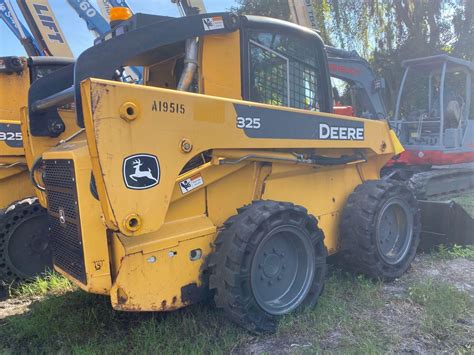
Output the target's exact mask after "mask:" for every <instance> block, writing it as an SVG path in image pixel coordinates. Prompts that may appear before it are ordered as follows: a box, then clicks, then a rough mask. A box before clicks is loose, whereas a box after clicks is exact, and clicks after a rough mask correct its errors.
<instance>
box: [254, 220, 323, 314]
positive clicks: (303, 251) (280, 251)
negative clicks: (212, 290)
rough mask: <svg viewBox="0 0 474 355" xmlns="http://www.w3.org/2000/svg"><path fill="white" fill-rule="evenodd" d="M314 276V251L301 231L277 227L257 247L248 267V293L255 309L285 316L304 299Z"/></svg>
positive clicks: (287, 227)
mask: <svg viewBox="0 0 474 355" xmlns="http://www.w3.org/2000/svg"><path fill="white" fill-rule="evenodd" d="M314 273H315V251H314V247H313V246H312V244H311V242H310V241H309V239H308V237H307V236H305V235H304V232H302V231H301V230H299V229H298V228H295V227H293V226H281V227H279V228H276V229H275V230H273V231H272V232H270V233H269V234H268V235H267V236H266V237H265V238H264V239H263V240H262V242H261V243H260V245H259V246H258V248H257V250H256V253H255V255H254V258H253V261H252V267H251V284H252V291H253V293H254V296H255V299H256V301H257V303H258V304H259V306H260V307H261V308H262V309H263V310H265V311H266V312H268V313H270V314H274V315H280V314H285V313H288V312H290V311H292V310H293V309H295V308H296V307H298V306H299V305H300V304H301V302H302V301H303V300H304V298H305V297H306V295H307V293H308V291H309V288H310V286H311V283H312V280H313V277H314Z"/></svg>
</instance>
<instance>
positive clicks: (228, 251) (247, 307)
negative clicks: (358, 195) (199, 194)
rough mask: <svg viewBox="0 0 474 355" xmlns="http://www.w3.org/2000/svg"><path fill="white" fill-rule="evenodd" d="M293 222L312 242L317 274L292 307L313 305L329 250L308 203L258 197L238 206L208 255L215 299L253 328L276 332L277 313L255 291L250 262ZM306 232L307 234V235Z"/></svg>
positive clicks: (231, 315)
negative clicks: (261, 302)
mask: <svg viewBox="0 0 474 355" xmlns="http://www.w3.org/2000/svg"><path fill="white" fill-rule="evenodd" d="M288 225H291V226H295V227H297V228H299V229H301V231H303V233H305V235H306V236H307V237H308V238H309V240H310V245H313V246H314V251H315V259H314V260H315V263H314V265H315V266H314V270H315V272H314V274H313V275H314V276H313V279H312V281H308V282H310V284H309V285H310V286H309V288H308V292H307V294H306V296H305V297H304V299H302V301H301V303H299V305H298V307H297V308H295V309H294V311H297V310H302V309H305V308H308V307H314V306H315V305H316V303H317V300H318V298H319V295H320V294H321V292H322V290H323V286H324V281H325V277H326V271H327V264H326V258H327V250H326V247H325V246H324V234H323V232H322V231H321V230H320V229H319V228H318V223H317V220H316V218H315V217H313V216H311V215H309V214H308V213H307V210H306V209H305V208H304V207H301V206H296V205H294V204H292V203H286V202H276V201H269V200H267V201H255V202H253V203H252V204H250V205H247V206H245V207H243V208H240V209H239V210H238V214H237V215H235V216H232V217H231V218H229V219H228V220H227V222H226V223H225V224H224V228H223V230H221V231H220V232H219V234H218V236H217V238H216V241H215V251H214V253H212V254H211V256H210V258H209V263H208V266H209V272H210V279H209V287H210V289H211V290H212V291H214V301H215V304H216V306H217V307H218V308H221V309H223V310H224V311H225V312H226V314H227V316H228V317H229V318H230V319H231V320H232V321H234V322H236V323H238V324H239V325H241V326H243V327H244V328H246V329H247V330H249V331H251V332H253V333H263V332H273V331H275V329H276V321H277V319H278V318H279V316H276V315H272V314H269V313H267V312H266V311H264V310H263V309H262V308H261V307H260V306H259V305H258V302H257V300H256V298H255V296H254V294H253V291H252V286H251V280H250V277H251V275H250V274H251V272H250V271H251V264H252V260H253V257H254V255H255V253H256V251H257V248H258V246H259V244H260V243H261V242H262V240H263V239H264V238H265V236H266V235H268V234H269V233H270V232H271V231H274V230H275V228H278V227H279V226H288ZM305 238H306V237H305Z"/></svg>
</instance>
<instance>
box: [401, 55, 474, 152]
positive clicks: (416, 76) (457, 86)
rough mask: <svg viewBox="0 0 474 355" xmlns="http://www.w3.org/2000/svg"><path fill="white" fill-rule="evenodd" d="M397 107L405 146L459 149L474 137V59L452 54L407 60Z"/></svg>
mask: <svg viewBox="0 0 474 355" xmlns="http://www.w3.org/2000/svg"><path fill="white" fill-rule="evenodd" d="M402 65H403V67H404V68H405V73H404V76H403V79H402V83H401V88H400V90H399V94H398V98H397V105H396V110H395V117H394V121H395V125H396V127H397V130H398V132H399V137H400V141H401V143H402V144H403V145H405V146H417V147H426V148H425V149H429V148H431V149H453V148H454V149H456V148H460V147H463V146H469V144H472V143H473V141H474V138H473V137H474V126H473V124H474V121H473V119H474V114H473V108H474V107H473V106H474V105H473V102H472V101H473V97H472V95H473V90H472V87H473V86H472V85H473V82H472V73H473V72H474V63H472V62H469V61H465V60H462V59H458V58H453V57H450V56H448V55H436V56H432V57H426V58H417V59H411V60H406V61H404V62H403V63H402Z"/></svg>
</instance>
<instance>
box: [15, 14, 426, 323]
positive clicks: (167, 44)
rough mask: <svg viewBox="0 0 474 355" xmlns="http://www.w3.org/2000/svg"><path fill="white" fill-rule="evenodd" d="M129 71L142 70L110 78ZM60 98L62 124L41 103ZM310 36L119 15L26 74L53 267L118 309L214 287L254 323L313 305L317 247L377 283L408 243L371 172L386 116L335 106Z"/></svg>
mask: <svg viewBox="0 0 474 355" xmlns="http://www.w3.org/2000/svg"><path fill="white" fill-rule="evenodd" d="M132 65H133V66H142V67H143V68H144V85H133V84H127V83H123V82H120V80H121V77H122V73H123V68H124V67H126V66H132ZM70 104H74V105H75V110H76V117H75V120H76V122H75V123H72V122H65V121H64V119H62V117H61V116H60V115H58V108H61V107H64V105H70ZM331 112H332V97H331V87H330V79H329V71H328V65H327V58H326V52H325V48H324V44H323V42H322V40H321V39H320V37H319V36H318V35H317V34H316V33H315V32H313V31H311V30H308V29H306V28H304V27H301V26H298V25H294V24H291V23H288V22H284V21H279V20H275V19H270V18H262V17H254V16H237V15H235V14H232V13H214V14H203V15H194V16H188V17H183V18H169V17H162V16H152V15H144V14H136V15H134V16H132V17H131V18H129V19H126V20H125V19H124V21H122V22H118V21H115V24H114V27H113V29H112V31H111V32H110V33H109V34H107V35H105V36H104V37H102V38H101V39H99V40H97V41H96V44H95V46H93V47H91V48H90V49H88V50H86V51H85V52H84V53H82V54H81V56H80V57H79V58H78V59H77V62H76V64H75V65H74V67H72V66H71V67H67V68H64V69H61V70H59V71H57V72H54V73H52V74H50V75H49V76H47V77H45V78H43V79H42V80H38V81H37V82H36V83H34V84H33V85H32V87H31V89H30V92H29V105H28V110H27V111H26V110H25V111H24V117H23V119H24V122H25V125H24V133H25V135H27V136H28V137H27V138H26V140H27V146H28V147H29V148H27V150H28V149H29V150H31V151H33V150H35V141H36V140H38V139H45V140H47V139H49V137H50V136H51V131H50V128H51V127H54V126H55V125H57V124H59V125H65V126H66V128H67V129H69V130H71V132H76V133H71V136H70V138H69V139H66V140H65V141H64V142H63V143H60V144H58V145H57V146H55V147H53V148H51V149H47V150H46V149H36V150H35V151H36V153H35V154H31V155H32V160H33V159H34V158H35V157H40V159H38V160H37V162H36V164H34V165H32V170H33V171H32V175H33V176H34V177H35V186H36V187H37V191H41V194H42V196H44V197H45V199H44V203H45V205H46V204H47V208H48V213H49V217H50V219H49V228H50V233H51V240H52V243H53V253H54V265H55V268H56V270H58V271H59V272H60V273H62V274H63V275H65V276H66V277H68V278H69V279H71V280H72V281H73V282H75V283H76V284H77V285H79V286H80V287H81V288H83V289H84V290H86V291H87V292H92V293H97V294H104V295H108V296H110V299H111V302H112V306H113V307H114V308H115V309H119V310H124V311H170V310H174V309H178V308H181V307H184V306H187V305H190V304H193V303H195V302H198V301H200V300H202V299H203V298H205V297H208V296H209V295H210V294H212V295H213V297H214V300H215V303H216V305H217V306H218V307H219V308H222V309H224V310H225V312H226V313H227V314H228V316H229V318H230V319H232V320H233V321H235V322H237V323H239V324H241V325H242V326H244V327H246V328H247V329H249V330H251V331H255V332H260V331H271V330H272V329H274V326H275V321H276V319H277V318H278V317H279V316H281V315H284V314H287V313H289V312H292V311H294V310H297V309H301V308H305V307H312V306H314V305H315V304H316V302H317V299H318V297H319V295H320V293H321V291H322V289H323V285H324V279H325V274H326V258H327V256H328V255H332V254H335V253H336V252H340V253H342V255H343V256H344V258H345V260H346V261H347V263H348V265H350V266H351V267H352V268H353V269H355V270H357V271H361V272H364V273H366V274H367V275H369V276H371V277H374V278H381V279H385V280H391V279H394V278H396V277H399V276H400V275H402V274H403V273H404V272H405V271H406V270H407V269H408V267H409V265H410V263H411V261H412V260H413V258H414V256H415V252H416V248H417V245H418V243H419V231H420V214H419V208H418V205H417V202H416V199H415V198H414V196H413V194H412V193H411V192H410V190H409V189H408V188H407V187H405V186H404V185H403V184H401V183H398V182H393V181H382V180H380V179H379V172H380V169H381V167H382V166H384V164H385V163H386V162H387V161H388V160H389V159H390V158H391V157H392V156H393V155H394V154H398V153H400V152H401V151H402V148H401V145H400V143H399V141H398V139H397V138H396V135H395V134H394V132H393V131H391V130H390V127H389V125H388V124H387V122H385V121H374V120H366V119H363V118H355V117H347V116H338V115H334V114H332V113H331Z"/></svg>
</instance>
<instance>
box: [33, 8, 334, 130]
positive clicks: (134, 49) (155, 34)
mask: <svg viewBox="0 0 474 355" xmlns="http://www.w3.org/2000/svg"><path fill="white" fill-rule="evenodd" d="M219 17H221V18H222V22H220V21H218V20H217V22H215V23H216V25H212V24H211V25H208V24H207V23H206V22H207V21H209V20H210V19H216V18H219ZM241 27H246V28H247V27H252V28H262V29H267V28H273V29H277V30H279V31H281V32H282V33H296V32H298V34H299V35H303V36H306V37H308V38H311V39H314V40H316V42H315V44H316V45H317V46H318V47H319V46H320V47H321V48H322V51H323V50H324V44H323V42H322V40H321V38H320V37H319V35H318V34H316V32H313V31H310V30H307V29H304V28H302V27H300V26H297V25H294V24H291V23H288V22H285V21H280V20H276V19H269V18H263V17H258V16H238V15H236V14H234V13H229V12H219V13H212V14H199V15H192V16H187V17H179V18H170V17H165V16H156V15H146V14H135V15H134V16H132V17H131V18H130V19H129V20H127V21H125V22H124V23H122V24H120V25H119V26H117V27H115V28H114V29H112V30H111V31H110V32H109V33H107V34H105V35H104V36H103V37H101V38H99V39H97V40H96V41H95V45H94V46H93V47H90V48H89V49H87V50H85V51H84V52H83V53H82V54H81V55H80V56H79V58H78V59H77V61H76V63H75V64H71V65H69V66H67V67H65V68H62V69H59V70H57V71H55V72H53V73H51V74H49V75H48V76H46V77H44V78H41V79H39V80H37V81H36V82H35V83H34V84H33V85H32V86H31V88H30V91H29V94H28V103H29V105H28V110H29V121H30V132H31V134H32V135H33V136H50V137H54V136H58V135H59V134H61V133H62V132H63V131H64V129H65V126H64V122H63V121H62V120H61V118H60V116H59V114H58V112H57V108H58V107H61V106H63V105H66V104H70V103H73V102H75V109H76V122H77V125H78V126H79V127H81V128H84V117H83V113H82V105H81V104H82V102H81V95H80V83H81V82H82V81H83V80H85V79H87V78H91V77H92V78H98V79H105V80H113V79H114V78H116V77H117V70H118V69H121V68H123V67H126V66H148V65H151V64H153V63H156V62H158V61H160V60H161V59H163V55H164V56H165V57H168V54H169V53H174V52H176V51H178V50H179V51H182V50H183V49H184V43H185V40H187V39H190V38H196V37H202V36H208V35H216V34H225V33H231V32H235V31H237V30H238V29H240V28H241ZM158 48H161V50H160V51H157V50H156V49H158ZM163 48H165V49H164V50H163ZM163 53H164V54H163ZM245 62H246V61H243V63H245ZM322 64H324V65H326V67H327V59H326V58H325V56H324V57H323V62H322ZM244 70H245V68H244ZM324 76H325V77H326V78H323V79H324V80H323V85H324V86H323V88H324V90H325V91H327V92H328V93H329V95H331V94H330V83H329V74H327V73H326V74H324ZM242 79H243V80H244V81H245V80H246V79H245V78H242ZM245 96H246V95H245V93H243V97H245ZM324 96H325V97H326V95H324ZM329 97H331V96H329ZM328 101H330V100H328ZM325 106H327V108H326V109H325V110H324V111H331V106H330V105H329V103H325Z"/></svg>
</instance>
